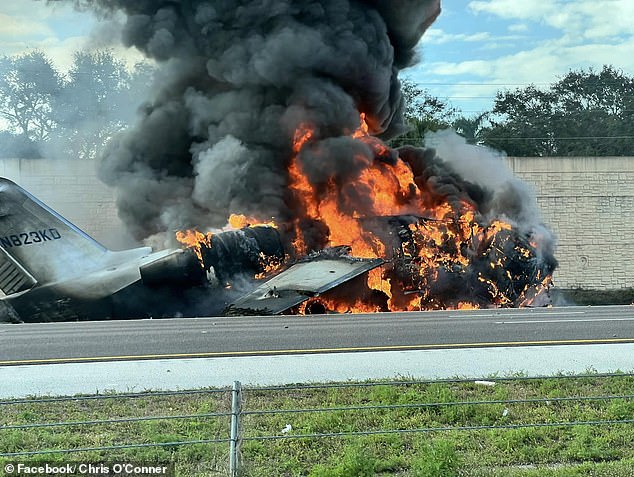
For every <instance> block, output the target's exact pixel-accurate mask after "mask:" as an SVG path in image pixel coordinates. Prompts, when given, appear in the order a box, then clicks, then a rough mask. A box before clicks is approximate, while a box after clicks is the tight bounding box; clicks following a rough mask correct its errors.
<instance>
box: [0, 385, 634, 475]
mask: <svg viewBox="0 0 634 477" xmlns="http://www.w3.org/2000/svg"><path fill="white" fill-rule="evenodd" d="M633 394H634V377H633V376H631V375H616V376H601V375H596V376H585V377H563V376H562V377H556V378H540V379H517V380H501V381H496V382H495V385H486V384H478V383H476V382H473V381H456V382H425V383H407V382H402V383H389V384H388V383H385V384H379V385H349V386H348V385H346V386H343V387H336V386H332V387H306V386H295V387H292V386H291V387H285V388H279V389H257V388H249V389H246V390H244V393H243V395H242V399H243V415H242V416H241V424H242V436H243V438H244V441H243V442H242V445H241V456H242V460H241V463H242V464H241V475H243V476H245V477H247V476H248V477H256V476H262V475H267V476H311V477H338V476H339V477H348V476H350V477H357V476H361V477H362V476H375V475H379V476H381V475H386V476H387V475H395V476H425V477H434V476H439V477H440V476H442V477H452V476H456V477H458V476H490V477H502V476H511V477H520V476H521V477H533V476H540V477H541V476H547V477H568V476H617V477H618V476H633V475H634V445H633V443H634V424H632V423H620V424H619V423H614V424H610V425H607V424H603V425H571V426H555V425H553V424H556V423H574V422H579V421H623V420H631V419H634V401H633V400H632V399H631V397H630V396H631V395H633ZM115 396H116V395H110V396H108V397H109V398H108V399H82V398H81V397H78V398H76V399H71V400H66V401H51V402H27V401H16V402H12V403H5V404H2V405H1V406H0V411H1V413H0V453H11V452H24V451H37V450H53V449H76V448H86V447H90V448H98V447H110V446H125V445H127V444H140V445H145V444H153V443H159V444H162V446H158V447H137V448H130V449H125V448H120V449H110V450H92V451H84V452H79V453H72V454H60V453H55V454H46V455H43V456H38V455H35V456H21V457H0V469H2V468H3V467H4V464H6V463H16V462H24V463H37V462H42V461H47V462H56V463H65V462H68V461H73V462H95V463H97V462H116V461H122V460H125V461H134V462H144V463H149V464H153V463H159V462H160V463H168V462H169V463H173V464H174V466H175V469H176V475H178V476H183V477H185V476H187V477H189V476H220V475H227V470H228V469H227V464H228V443H226V442H223V443H216V444H188V445H172V443H174V442H182V441H198V440H209V439H227V438H228V433H229V431H228V430H229V421H230V417H229V416H227V414H228V413H229V412H230V403H231V396H230V391H228V390H227V391H225V392H222V393H217V392H210V393H204V392H203V393H194V394H177V395H163V394H158V395H156V394H151V393H149V394H147V395H141V396H135V397H124V396H116V397H115ZM607 397H610V398H607ZM372 406H380V408H376V409H368V407H372ZM325 408H326V409H327V410H324V409H325ZM315 409H319V410H320V411H307V410H315ZM280 410H285V411H284V412H279V411H280ZM289 411H291V412H289ZM148 416H159V417H161V416H163V417H168V416H185V417H182V418H176V419H157V420H148V421H145V420H134V419H135V418H144V417H148ZM187 416H195V417H187ZM130 418H132V420H130ZM103 420H109V421H110V422H103V423H98V422H95V421H103ZM114 421H117V422H114ZM59 422H66V423H69V422H72V423H74V424H65V425H63V426H50V427H26V428H25V427H22V428H16V426H33V425H36V426H37V425H39V424H41V423H59ZM79 422H85V424H79ZM533 425H536V426H535V427H532V426H533ZM502 426H505V428H497V427H502ZM525 426H527V427H525ZM456 427H486V428H483V429H479V430H473V429H472V430H442V431H429V429H441V428H442V429H447V428H456ZM417 429H418V430H422V429H427V431H425V432H391V433H387V434H381V433H377V434H370V435H347V436H333V437H322V438H312V437H311V438H308V437H307V438H301V437H298V436H303V435H314V434H340V433H347V434H353V433H364V432H370V433H372V432H380V431H394V430H409V431H412V430H417ZM267 436H284V437H285V438H284V439H276V440H266V437H267ZM0 472H2V471H1V470H0ZM0 475H1V474H0Z"/></svg>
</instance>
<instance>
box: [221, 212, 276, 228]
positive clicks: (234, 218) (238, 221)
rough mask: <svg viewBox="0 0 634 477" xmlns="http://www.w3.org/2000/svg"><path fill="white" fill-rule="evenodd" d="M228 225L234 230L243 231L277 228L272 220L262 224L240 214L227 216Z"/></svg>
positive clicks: (257, 220) (253, 218)
mask: <svg viewBox="0 0 634 477" xmlns="http://www.w3.org/2000/svg"><path fill="white" fill-rule="evenodd" d="M229 225H230V226H231V227H232V228H234V229H243V228H245V227H273V228H277V224H276V223H275V221H274V220H271V221H269V222H263V221H260V220H259V219H256V218H255V217H249V216H246V215H242V214H231V215H230V216H229Z"/></svg>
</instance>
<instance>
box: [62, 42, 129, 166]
mask: <svg viewBox="0 0 634 477" xmlns="http://www.w3.org/2000/svg"><path fill="white" fill-rule="evenodd" d="M130 80H131V77H130V74H129V73H128V71H127V69H126V67H125V64H124V63H123V62H122V61H119V60H117V59H116V58H115V57H114V56H113V55H112V52H110V51H99V52H88V51H79V52H77V53H75V55H74V60H73V65H72V67H71V69H70V71H69V72H68V78H67V81H66V83H65V85H64V88H63V90H62V92H61V94H60V95H59V96H58V98H57V101H56V103H55V108H54V117H55V119H56V122H57V123H58V125H59V128H58V130H57V137H56V141H57V142H58V144H61V149H62V152H63V153H65V154H68V155H72V156H75V157H81V158H93V157H95V156H96V155H97V153H98V152H99V150H100V149H101V147H103V145H104V144H105V143H106V142H107V140H108V139H109V138H110V137H112V136H113V135H114V134H115V133H116V132H117V131H119V130H121V129H122V128H123V127H124V126H125V121H124V120H123V118H122V115H121V111H120V108H121V107H122V105H125V104H126V102H127V99H128V98H127V96H126V93H127V91H128V89H129V85H130ZM124 107H125V106H124Z"/></svg>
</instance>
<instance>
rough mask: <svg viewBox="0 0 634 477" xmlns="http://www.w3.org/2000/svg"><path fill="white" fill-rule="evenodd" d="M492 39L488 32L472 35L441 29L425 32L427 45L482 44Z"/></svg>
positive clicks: (431, 29)
mask: <svg viewBox="0 0 634 477" xmlns="http://www.w3.org/2000/svg"><path fill="white" fill-rule="evenodd" d="M490 38H491V34H490V33H488V32H478V33H474V34H472V35H466V34H464V33H456V34H454V33H447V32H445V31H444V30H441V29H439V28H430V29H429V30H427V32H425V44H429V45H442V44H444V43H451V42H481V41H486V40H489V39H490Z"/></svg>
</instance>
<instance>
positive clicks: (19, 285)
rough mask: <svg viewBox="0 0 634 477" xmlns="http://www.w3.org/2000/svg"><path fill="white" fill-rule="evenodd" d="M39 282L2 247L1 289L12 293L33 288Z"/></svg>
mask: <svg viewBox="0 0 634 477" xmlns="http://www.w3.org/2000/svg"><path fill="white" fill-rule="evenodd" d="M36 284H37V281H36V280H35V278H33V277H32V276H31V275H30V274H29V273H28V272H27V271H26V270H25V269H24V268H22V266H21V265H20V264H19V263H17V262H16V261H15V260H13V259H12V258H11V257H10V256H9V254H7V252H5V251H4V250H3V249H1V248H0V290H2V293H4V294H5V295H12V294H14V293H18V292H21V291H24V290H28V289H30V288H33V287H34V286H35V285H36Z"/></svg>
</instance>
